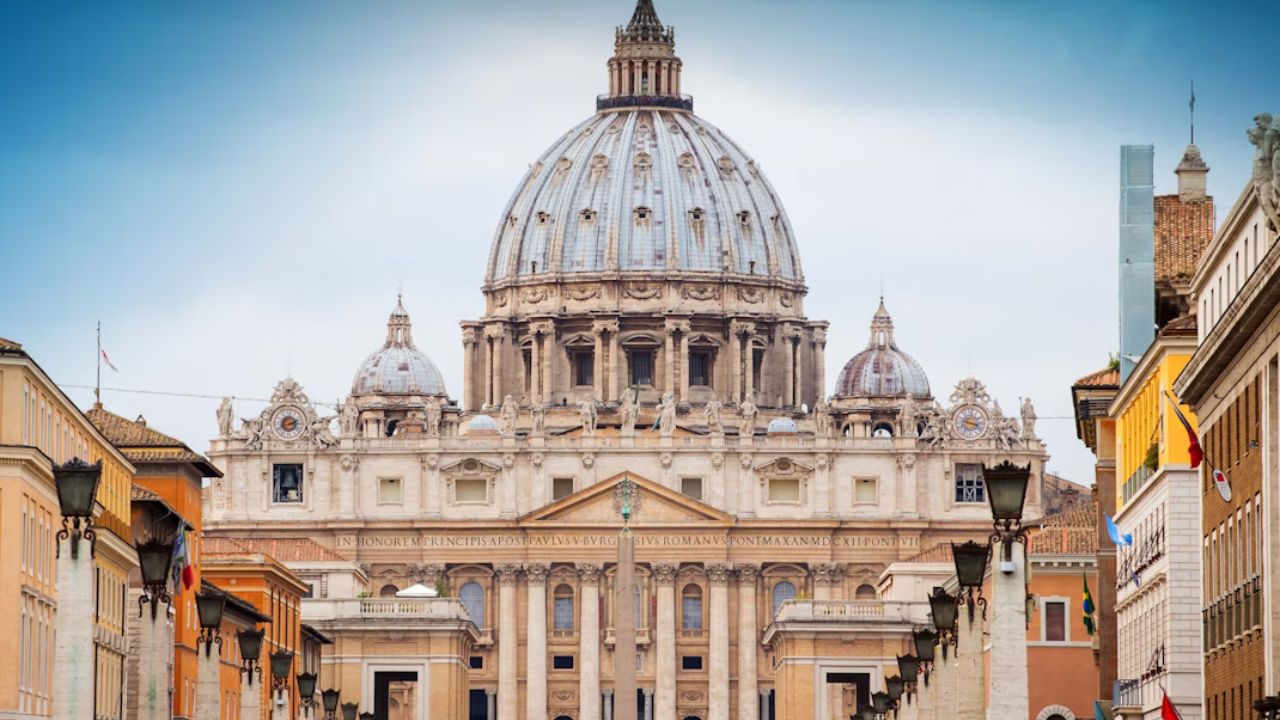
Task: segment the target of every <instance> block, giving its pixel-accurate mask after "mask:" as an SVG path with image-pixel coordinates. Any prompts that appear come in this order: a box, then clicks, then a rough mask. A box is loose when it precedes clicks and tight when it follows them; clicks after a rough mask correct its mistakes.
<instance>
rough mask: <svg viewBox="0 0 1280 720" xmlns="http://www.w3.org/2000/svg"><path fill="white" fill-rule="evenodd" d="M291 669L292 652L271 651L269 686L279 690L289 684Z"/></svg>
mask: <svg viewBox="0 0 1280 720" xmlns="http://www.w3.org/2000/svg"><path fill="white" fill-rule="evenodd" d="M292 669H293V652H292V651H290V650H277V651H275V652H273V653H271V687H272V688H273V689H275V690H279V689H281V688H283V687H285V686H286V685H288V684H289V671H290V670H292Z"/></svg>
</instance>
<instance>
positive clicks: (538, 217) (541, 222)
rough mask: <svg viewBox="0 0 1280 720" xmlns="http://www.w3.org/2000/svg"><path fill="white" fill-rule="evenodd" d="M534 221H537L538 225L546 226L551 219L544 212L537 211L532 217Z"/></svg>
mask: <svg viewBox="0 0 1280 720" xmlns="http://www.w3.org/2000/svg"><path fill="white" fill-rule="evenodd" d="M534 219H535V220H537V222H538V224H539V225H546V224H547V221H549V220H550V219H551V216H550V215H548V214H547V213H546V212H545V211H543V210H539V211H538V214H537V215H534Z"/></svg>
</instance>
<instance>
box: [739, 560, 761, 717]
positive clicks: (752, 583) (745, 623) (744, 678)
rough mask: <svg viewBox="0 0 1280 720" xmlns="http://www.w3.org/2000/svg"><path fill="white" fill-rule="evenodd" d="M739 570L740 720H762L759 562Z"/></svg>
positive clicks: (741, 567) (740, 566)
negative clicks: (758, 661)
mask: <svg viewBox="0 0 1280 720" xmlns="http://www.w3.org/2000/svg"><path fill="white" fill-rule="evenodd" d="M736 569H737V571H738V720H758V719H759V717H760V715H759V712H760V708H759V705H758V704H757V703H758V702H759V695H758V694H757V690H756V677H757V673H756V649H757V647H758V646H759V633H758V632H757V631H756V577H757V576H758V575H759V574H760V566H759V565H742V564H739V565H738V566H737V567H736Z"/></svg>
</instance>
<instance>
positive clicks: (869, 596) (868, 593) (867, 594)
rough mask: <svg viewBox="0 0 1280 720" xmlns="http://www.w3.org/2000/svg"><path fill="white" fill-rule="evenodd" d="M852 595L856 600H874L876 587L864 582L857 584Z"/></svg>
mask: <svg viewBox="0 0 1280 720" xmlns="http://www.w3.org/2000/svg"><path fill="white" fill-rule="evenodd" d="M853 596H854V597H855V598H857V599H858V600H875V599H876V597H877V595H876V589H875V588H874V587H872V586H870V585H866V584H863V585H859V586H858V589H857V590H855V591H854V593H853Z"/></svg>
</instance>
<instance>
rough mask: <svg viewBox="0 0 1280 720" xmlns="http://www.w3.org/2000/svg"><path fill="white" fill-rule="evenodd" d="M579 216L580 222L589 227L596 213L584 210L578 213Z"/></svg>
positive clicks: (594, 219)
mask: <svg viewBox="0 0 1280 720" xmlns="http://www.w3.org/2000/svg"><path fill="white" fill-rule="evenodd" d="M579 216H580V217H581V218H582V222H583V223H584V224H587V225H590V224H591V223H593V222H595V221H596V211H595V210H592V209H591V208H586V209H585V210H583V211H582V212H581V213H579Z"/></svg>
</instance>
